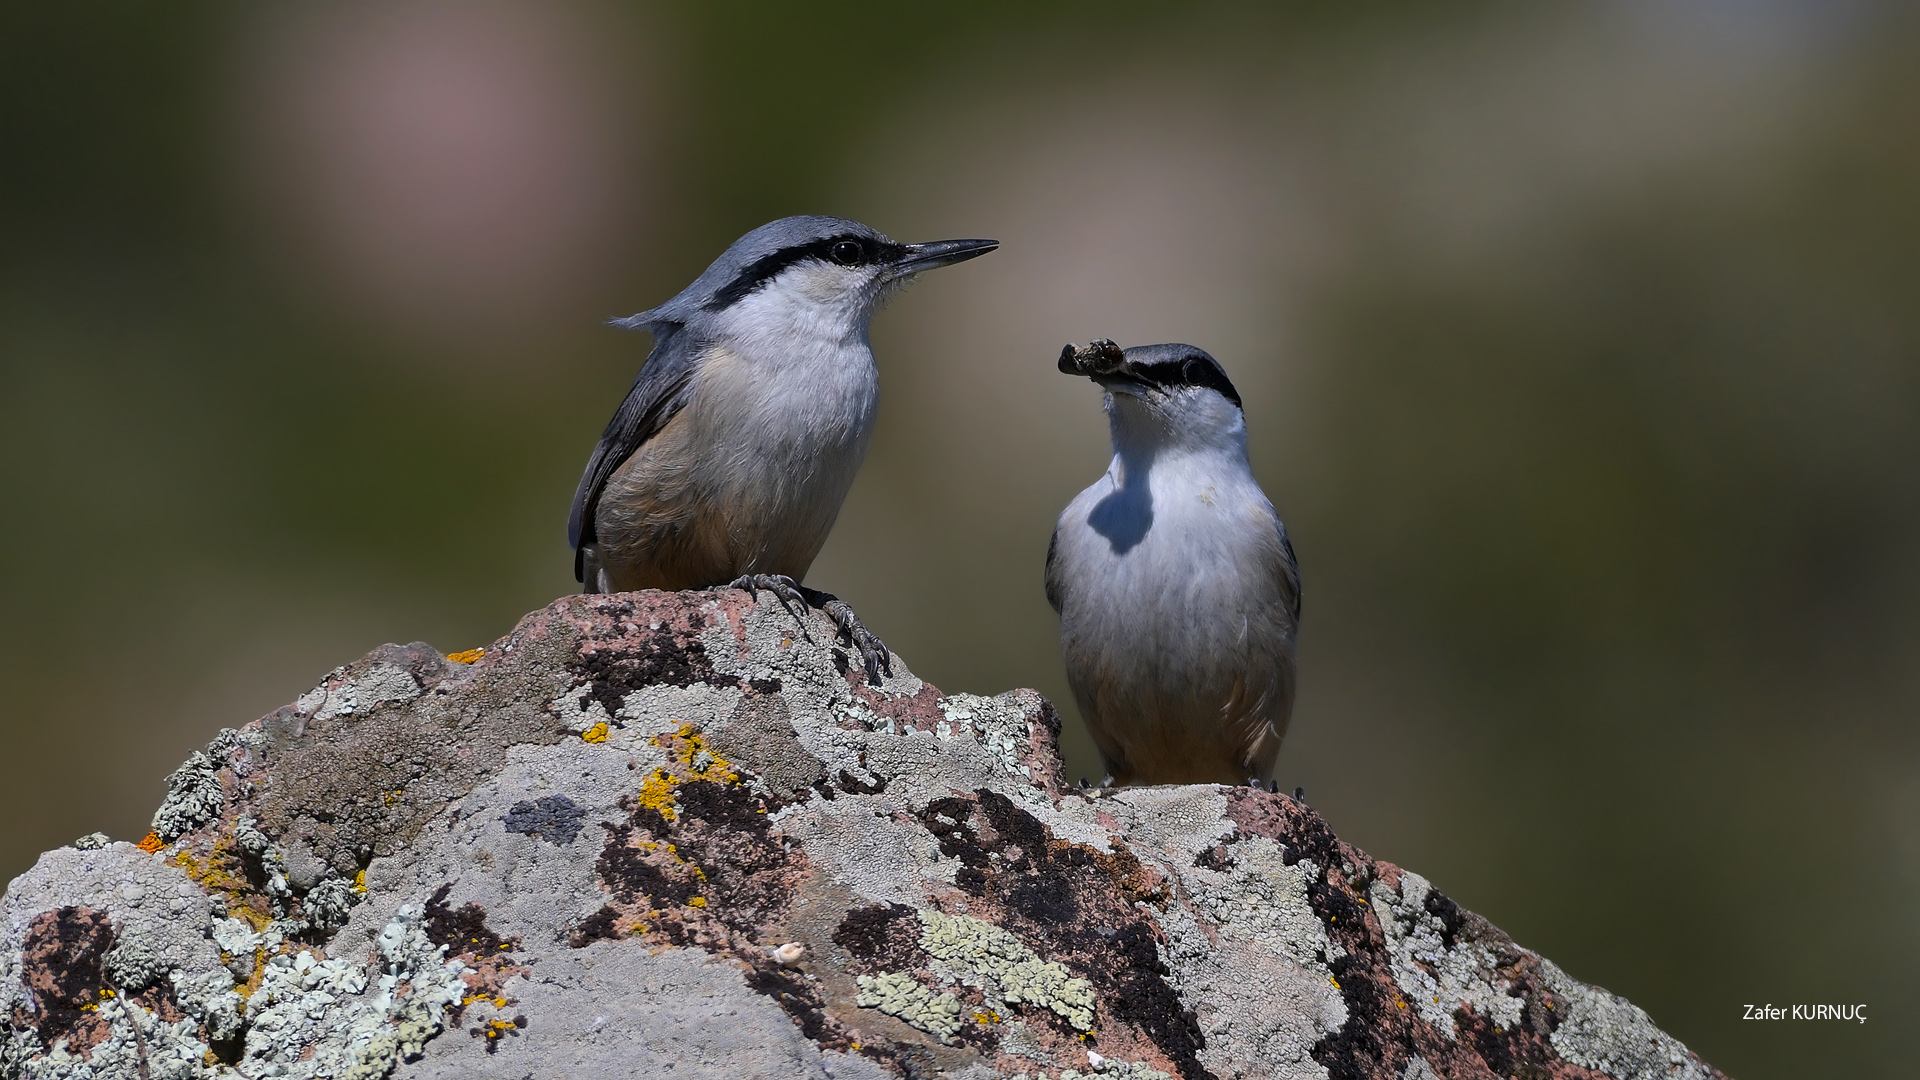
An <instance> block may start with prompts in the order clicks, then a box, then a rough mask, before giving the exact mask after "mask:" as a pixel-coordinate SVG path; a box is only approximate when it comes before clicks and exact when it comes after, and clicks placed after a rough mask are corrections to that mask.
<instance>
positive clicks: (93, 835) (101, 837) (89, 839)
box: [73, 832, 113, 851]
mask: <svg viewBox="0 0 1920 1080" xmlns="http://www.w3.org/2000/svg"><path fill="white" fill-rule="evenodd" d="M111 843H113V838H112V837H110V836H108V835H107V834H106V833H103V832H90V833H88V834H87V835H85V836H83V837H81V838H80V839H78V840H75V841H74V842H73V848H74V850H76V851H99V850H100V849H101V848H103V847H106V846H107V845H108V844H111Z"/></svg>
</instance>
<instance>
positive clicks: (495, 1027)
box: [475, 1020, 518, 1051]
mask: <svg viewBox="0 0 1920 1080" xmlns="http://www.w3.org/2000/svg"><path fill="white" fill-rule="evenodd" d="M475 1030H476V1031H478V1032H480V1034H482V1035H485V1036H486V1037H487V1046H488V1049H489V1051H491V1049H492V1046H493V1044H494V1043H496V1042H499V1041H500V1040H501V1039H504V1038H506V1037H507V1036H509V1035H514V1034H518V1032H516V1031H514V1024H513V1021H511V1020H489V1021H487V1022H486V1023H484V1024H482V1025H480V1026H479V1027H478V1028H476V1029H475Z"/></svg>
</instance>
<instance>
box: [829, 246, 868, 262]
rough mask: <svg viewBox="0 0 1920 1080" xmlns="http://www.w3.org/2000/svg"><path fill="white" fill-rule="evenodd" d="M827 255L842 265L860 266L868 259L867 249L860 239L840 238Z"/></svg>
mask: <svg viewBox="0 0 1920 1080" xmlns="http://www.w3.org/2000/svg"><path fill="white" fill-rule="evenodd" d="M827 255H828V256H829V257H830V258H832V259H833V261H834V262H837V263H839V264H840V265H841V266H858V265H859V264H860V263H861V262H862V261H864V260H865V259H866V255H867V249H866V248H864V247H862V246H861V245H860V241H858V240H840V241H837V242H835V243H834V245H833V247H832V248H831V249H829V250H828V252H827Z"/></svg>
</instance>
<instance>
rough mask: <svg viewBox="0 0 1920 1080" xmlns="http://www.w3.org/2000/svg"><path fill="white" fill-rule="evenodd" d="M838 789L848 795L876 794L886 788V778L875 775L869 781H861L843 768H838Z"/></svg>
mask: <svg viewBox="0 0 1920 1080" xmlns="http://www.w3.org/2000/svg"><path fill="white" fill-rule="evenodd" d="M840 790H841V791H844V792H846V793H847V794H849V795H878V794H880V793H881V792H883V791H885V790H887V778H886V777H884V776H882V777H876V778H875V779H874V780H873V781H872V782H870V783H863V782H862V781H860V780H859V779H858V778H856V777H855V776H854V775H853V774H852V773H850V772H848V771H847V770H845V769H841V770H840Z"/></svg>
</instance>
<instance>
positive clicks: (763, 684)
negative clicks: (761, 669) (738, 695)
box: [747, 679, 780, 694]
mask: <svg viewBox="0 0 1920 1080" xmlns="http://www.w3.org/2000/svg"><path fill="white" fill-rule="evenodd" d="M747 687H748V688H749V689H751V690H753V691H754V692H755V693H757V694H777V693H779V692H780V680H779V679H748V680H747Z"/></svg>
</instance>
